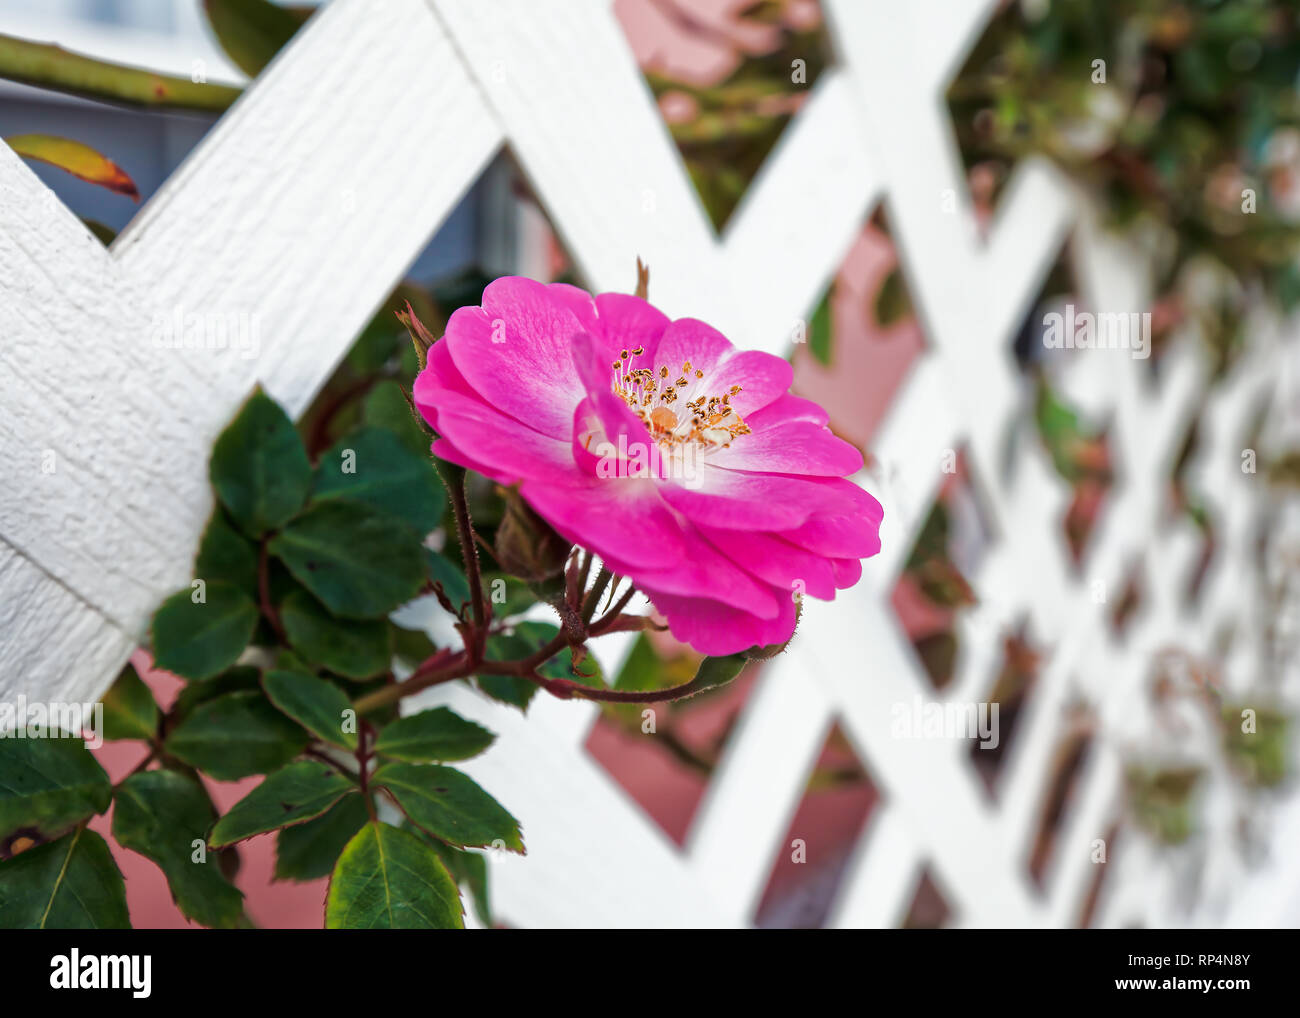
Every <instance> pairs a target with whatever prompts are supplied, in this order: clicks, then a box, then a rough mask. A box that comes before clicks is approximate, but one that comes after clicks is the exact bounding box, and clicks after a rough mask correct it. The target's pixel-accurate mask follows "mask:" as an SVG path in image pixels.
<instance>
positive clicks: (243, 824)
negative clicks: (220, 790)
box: [208, 760, 356, 848]
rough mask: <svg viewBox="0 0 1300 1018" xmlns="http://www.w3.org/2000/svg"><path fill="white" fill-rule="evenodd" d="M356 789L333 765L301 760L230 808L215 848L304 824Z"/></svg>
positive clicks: (216, 836)
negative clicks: (281, 828)
mask: <svg viewBox="0 0 1300 1018" xmlns="http://www.w3.org/2000/svg"><path fill="white" fill-rule="evenodd" d="M355 788H356V785H354V784H353V783H352V782H351V781H349V780H348V779H347V778H345V777H344V776H343V775H342V774H340V773H339V772H338V771H336V770H335V769H334V768H333V767H331V766H330V765H329V764H325V763H321V762H320V761H319V760H299V761H298V762H297V763H291V764H290V765H289V766H288V767H285V768H283V769H282V770H278V771H276V772H275V773H274V774H270V775H267V778H266V780H265V781H263V782H262V783H261V784H260V785H258V786H257V787H256V788H254V789H253V790H252V791H251V792H249V793H248V795H246V796H244V798H242V799H240V800H239V802H237V803H235V805H234V806H232V807H231V808H230V812H228V813H227V814H226V815H225V816H223V817H222V818H221V819H220V820H218V821H217V826H216V827H214V828H213V829H212V834H211V836H210V837H209V838H208V844H209V845H210V846H212V847H213V848H222V847H224V846H226V845H233V844H234V843H235V842H236V841H243V840H244V839H245V838H251V837H253V835H255V834H265V833H266V832H267V831H274V830H275V829H276V828H279V827H288V826H289V825H290V824H298V823H302V822H303V821H304V820H311V819H313V818H315V817H318V816H320V815H321V814H322V813H324V812H325V811H326V810H327V809H329V808H330V807H331V806H333V805H334V804H335V803H336V802H338V801H339V800H340V799H341V798H343V796H345V795H347V793H348V792H351V791H353V790H354V789H355Z"/></svg>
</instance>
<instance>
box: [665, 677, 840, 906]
mask: <svg viewBox="0 0 1300 1018" xmlns="http://www.w3.org/2000/svg"><path fill="white" fill-rule="evenodd" d="M821 692H822V691H821V690H820V688H819V687H818V686H817V685H815V684H813V683H812V682H811V681H810V676H809V675H808V674H807V673H806V672H805V671H804V669H803V668H802V667H800V666H799V665H798V664H797V663H796V662H794V661H792V660H787V659H785V658H783V657H777V658H774V659H773V660H772V661H771V662H769V663H768V664H767V665H766V667H764V668H763V670H762V671H761V672H760V673H759V676H758V678H757V680H756V681H755V685H754V688H753V689H752V690H751V692H750V695H749V699H748V702H747V703H746V705H745V711H744V713H743V715H742V716H741V719H740V721H739V722H738V724H737V725H736V728H735V730H734V731H733V732H732V733H731V738H730V740H729V741H728V744H727V749H726V752H725V753H724V755H723V758H722V760H721V761H720V762H719V765H718V768H717V770H716V771H715V772H714V774H713V780H712V782H711V783H710V785H709V789H708V792H707V793H706V794H705V798H704V801H703V802H702V803H701V804H700V806H699V811H698V813H697V815H696V818H695V821H694V824H693V826H692V828H691V832H690V835H689V838H688V851H689V853H690V858H691V865H692V866H693V867H694V869H695V871H696V873H697V874H699V876H700V879H701V880H707V881H708V883H709V887H710V890H711V892H712V895H713V897H714V899H715V900H716V901H718V902H719V904H720V905H721V906H722V907H723V908H725V909H726V910H727V913H728V914H729V915H730V916H732V918H733V921H735V922H737V923H740V924H744V923H746V922H749V921H752V919H753V915H754V911H755V909H757V907H758V902H759V898H760V896H761V895H762V893H763V889H764V887H765V885H766V883H767V878H768V875H769V874H770V873H771V871H772V866H773V864H774V863H775V862H776V857H777V853H779V852H783V851H788V850H789V846H786V845H783V844H781V842H780V839H781V837H782V836H783V835H784V834H785V832H786V828H787V826H788V825H789V823H790V820H791V818H792V816H793V815H794V810H795V807H796V806H797V805H798V802H799V800H800V798H801V797H802V794H803V790H804V787H805V784H806V782H807V779H808V775H809V774H810V773H811V772H812V768H813V765H814V764H815V763H816V762H817V756H818V754H819V752H820V750H821V748H822V744H823V743H824V742H825V739H826V735H827V733H828V732H829V730H830V725H831V720H832V719H831V716H830V706H829V704H828V703H827V702H826V700H825V699H824V697H823V696H822V695H821ZM760 789H761V794H757V795H756V794H754V793H755V791H756V790H760ZM797 836H798V835H796V837H797Z"/></svg>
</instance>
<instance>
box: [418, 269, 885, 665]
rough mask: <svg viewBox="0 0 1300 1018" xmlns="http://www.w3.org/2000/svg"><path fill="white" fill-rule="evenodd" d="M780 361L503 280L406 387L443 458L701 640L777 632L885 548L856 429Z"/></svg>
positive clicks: (567, 289)
mask: <svg viewBox="0 0 1300 1018" xmlns="http://www.w3.org/2000/svg"><path fill="white" fill-rule="evenodd" d="M790 382H791V368H790V365H789V364H788V363H787V362H786V361H784V360H782V359H781V358H779V357H774V356H772V355H771V354H766V353H760V352H757V351H745V350H737V349H736V348H735V347H733V346H732V344H731V343H730V341H728V340H727V339H726V337H724V336H723V335H722V334H721V333H719V332H718V331H717V330H715V329H713V328H711V327H710V326H708V325H706V324H705V323H703V322H701V321H697V320H695V319H692V318H682V319H678V320H677V321H673V322H670V321H669V320H668V319H667V318H666V317H665V316H664V315H663V314H662V313H661V312H659V311H658V310H656V309H655V308H654V307H652V306H651V305H650V304H648V303H646V302H645V301H644V300H641V299H640V298H637V297H633V296H630V295H627V294H618V293H606V294H601V295H600V296H598V297H595V298H593V297H592V296H591V295H590V294H588V293H587V292H586V291H584V290H580V289H578V288H576V287H572V286H567V285H564V284H559V283H553V284H550V285H544V284H542V283H538V282H535V281H534V280H531V279H525V278H521V277H507V278H503V279H498V280H496V281H495V282H494V283H492V284H490V285H489V286H488V287H487V288H486V289H485V290H484V291H483V306H482V307H466V308H461V309H460V310H458V311H457V312H455V314H453V315H452V316H451V319H450V321H449V322H448V323H447V331H446V335H445V337H444V338H443V339H442V340H441V341H440V342H438V343H435V344H434V345H433V347H432V348H431V349H430V351H429V356H428V366H427V368H426V369H425V370H424V371H423V372H421V374H420V376H419V377H418V378H417V379H416V382H415V392H414V396H415V403H416V406H417V407H418V408H419V410H420V412H421V413H422V414H423V415H424V416H425V418H426V419H427V420H428V421H429V423H430V424H431V425H433V427H434V429H435V430H436V431H437V433H438V435H439V438H438V439H437V441H435V442H434V445H433V450H434V452H435V453H437V454H438V455H439V456H441V457H442V458H444V459H446V460H449V461H451V462H453V463H458V464H460V465H462V466H465V467H468V468H470V469H472V470H476V471H478V472H479V473H482V474H484V475H486V476H487V477H490V478H492V479H493V480H495V481H497V482H498V483H501V484H518V485H519V491H520V494H521V495H522V496H523V498H524V499H525V500H526V501H527V502H528V503H529V504H530V505H531V506H532V507H533V509H534V510H536V511H537V513H538V514H539V515H541V516H542V517H543V518H544V519H546V520H547V521H548V522H549V523H550V524H551V526H553V527H554V528H555V529H556V530H557V531H558V532H559V533H560V534H561V535H563V536H564V537H565V538H566V539H568V540H570V541H572V542H573V543H575V544H577V545H580V546H582V547H584V548H588V549H590V550H592V551H594V552H595V553H596V554H597V555H599V556H600V558H601V559H602V561H604V563H605V564H606V565H607V566H608V567H609V568H610V569H611V570H612V571H613V572H615V573H617V574H619V575H622V576H626V577H630V578H631V579H632V580H633V581H634V582H635V583H636V585H637V587H638V588H639V589H640V590H641V591H642V592H644V593H645V594H646V596H647V597H649V598H650V600H651V601H652V602H653V603H654V605H655V607H656V609H658V611H659V612H660V613H661V614H662V615H663V616H664V617H665V618H666V619H667V622H668V625H669V628H670V629H671V631H672V633H673V635H674V636H675V637H676V638H677V639H679V640H681V641H682V642H684V643H688V644H690V645H691V646H692V647H694V648H695V649H696V650H698V651H700V652H701V653H705V654H730V653H734V652H736V651H740V650H745V649H747V648H749V647H753V646H765V645H769V644H777V643H784V642H785V641H786V640H788V639H789V638H790V636H791V635H792V634H793V632H794V627H795V621H796V610H795V609H796V603H797V597H796V595H799V594H803V593H807V594H810V595H812V596H814V597H819V598H824V599H830V598H833V597H834V596H835V591H836V590H837V589H843V588H846V587H849V586H852V585H853V584H854V583H856V582H857V580H858V578H859V577H860V576H861V573H862V566H861V563H860V562H859V561H858V560H859V559H860V558H863V557H866V556H870V555H874V554H875V553H876V552H878V551H879V550H880V537H879V529H880V520H881V516H882V510H881V507H880V503H879V502H877V501H876V500H875V499H874V498H872V496H871V495H869V494H867V493H866V492H865V491H863V490H862V489H861V488H859V487H858V486H857V485H856V484H854V483H852V482H851V481H848V480H845V477H846V476H847V475H849V474H853V473H855V472H856V471H858V470H859V469H861V467H862V456H861V454H860V453H859V452H858V451H857V449H855V448H854V447H853V446H851V445H849V444H848V443H847V442H844V441H842V440H840V439H838V438H836V437H835V436H834V435H832V434H831V433H830V431H829V430H828V429H827V427H826V421H827V417H826V413H825V412H824V411H823V410H822V409H821V407H819V406H818V405H817V404H815V403H812V402H809V401H808V400H804V399H800V398H798V397H796V396H792V395H791V394H790V393H789V392H788V391H787V390H788V389H789V387H790Z"/></svg>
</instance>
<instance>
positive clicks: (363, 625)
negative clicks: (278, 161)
mask: <svg viewBox="0 0 1300 1018" xmlns="http://www.w3.org/2000/svg"><path fill="white" fill-rule="evenodd" d="M280 621H281V623H283V625H284V631H285V634H286V635H287V636H288V637H289V642H290V643H291V644H292V645H293V648H294V649H295V650H296V651H297V652H298V653H299V654H300V655H301V656H302V657H304V658H305V659H306V660H308V661H311V662H312V663H313V664H317V665H320V666H321V667H322V668H327V669H329V670H330V671H331V672H336V673H337V674H339V675H342V676H344V677H346V678H349V679H368V678H370V677H371V676H374V675H378V674H380V673H381V672H385V671H387V670H388V668H389V666H390V665H391V664H392V660H393V646H392V638H391V636H390V634H389V630H388V624H387V623H386V622H385V621H384V620H383V619H373V620H367V621H351V620H344V619H336V618H335V617H334V616H333V615H331V614H330V613H329V612H327V611H326V610H325V609H324V608H322V607H321V604H320V602H319V601H317V600H316V599H315V598H314V597H312V596H311V595H310V594H308V593H307V592H306V591H305V590H295V591H294V592H293V593H292V594H290V595H289V596H288V597H287V598H285V600H284V603H283V604H282V605H281V606H280Z"/></svg>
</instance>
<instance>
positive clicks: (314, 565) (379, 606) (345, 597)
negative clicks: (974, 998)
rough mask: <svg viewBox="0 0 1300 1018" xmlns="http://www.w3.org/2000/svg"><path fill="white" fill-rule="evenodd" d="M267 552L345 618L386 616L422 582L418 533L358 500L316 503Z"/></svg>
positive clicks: (273, 541) (416, 589)
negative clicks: (274, 556) (269, 551)
mask: <svg viewBox="0 0 1300 1018" xmlns="http://www.w3.org/2000/svg"><path fill="white" fill-rule="evenodd" d="M269 548H270V550H271V552H272V554H274V555H276V556H277V557H278V558H279V559H280V560H281V561H282V562H283V563H284V564H285V565H286V566H288V568H289V571H290V572H291V573H293V575H294V578H295V579H296V580H297V581H298V582H299V583H301V584H302V585H303V586H304V587H306V588H307V589H308V590H310V591H311V592H312V593H313V594H315V595H316V597H317V598H319V599H320V601H321V602H322V603H323V604H324V605H325V607H326V608H328V609H329V610H330V611H331V612H333V613H334V614H335V615H342V616H345V617H347V618H362V619H366V618H370V619H373V618H380V617H381V616H384V615H387V614H388V613H389V612H390V611H392V610H393V609H394V608H396V607H398V605H401V604H403V603H404V602H406V601H409V600H410V599H411V598H413V597H415V595H416V594H418V593H419V592H420V587H421V586H422V585H423V583H424V566H423V563H422V561H421V558H420V549H421V543H420V537H419V535H417V534H416V532H415V531H414V530H412V529H411V528H410V527H408V526H407V525H406V524H404V523H402V522H400V521H397V520H394V519H393V518H392V517H391V516H388V515H386V514H385V513H382V512H380V511H379V510H377V509H375V508H373V507H371V506H368V505H365V504H364V503H362V502H351V501H348V500H346V499H327V500H325V501H323V502H317V503H315V504H314V505H312V506H311V507H310V508H309V509H308V510H307V511H306V512H305V513H303V514H302V515H301V516H299V517H298V518H297V519H295V520H294V521H293V522H292V523H290V524H289V525H288V526H287V527H285V528H284V530H282V531H281V532H280V533H279V534H278V535H276V537H275V538H273V539H272V541H271V543H270V545H269Z"/></svg>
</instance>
